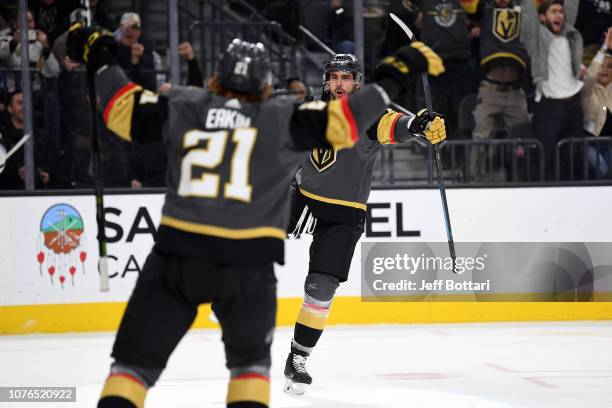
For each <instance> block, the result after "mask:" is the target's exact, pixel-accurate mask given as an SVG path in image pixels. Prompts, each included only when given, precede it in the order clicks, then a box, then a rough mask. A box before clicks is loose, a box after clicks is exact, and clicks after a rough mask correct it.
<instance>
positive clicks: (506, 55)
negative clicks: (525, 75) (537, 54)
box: [480, 52, 527, 69]
mask: <svg viewBox="0 0 612 408" xmlns="http://www.w3.org/2000/svg"><path fill="white" fill-rule="evenodd" d="M496 58H510V59H513V60H515V61H517V62H518V63H519V64H521V66H522V67H523V68H525V69H527V64H526V63H525V61H523V59H522V58H521V57H519V56H518V55H516V54H513V53H511V52H496V53H493V54H491V55H489V56H487V57H485V58H483V59H482V61H480V65H483V66H484V65H485V64H487V63H488V62H491V61H492V60H494V59H496Z"/></svg>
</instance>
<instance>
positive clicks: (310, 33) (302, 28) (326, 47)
mask: <svg viewBox="0 0 612 408" xmlns="http://www.w3.org/2000/svg"><path fill="white" fill-rule="evenodd" d="M298 28H299V29H300V31H302V32H303V33H304V34H306V35H307V36H308V38H310V39H311V40H312V41H314V42H315V43H316V44H317V45H318V46H319V47H321V49H323V50H324V51H325V52H327V53H328V54H329V55H331V56H332V57H333V56H334V55H336V52H335V51H334V50H332V49H331V48H329V47H328V46H327V45H326V44H325V43H324V42H323V41H321V40H319V38H318V37H317V36H316V35H314V34H313V33H312V32H311V31H310V30H308V29H307V28H306V27H304V26H303V25H301V24H299V25H298Z"/></svg>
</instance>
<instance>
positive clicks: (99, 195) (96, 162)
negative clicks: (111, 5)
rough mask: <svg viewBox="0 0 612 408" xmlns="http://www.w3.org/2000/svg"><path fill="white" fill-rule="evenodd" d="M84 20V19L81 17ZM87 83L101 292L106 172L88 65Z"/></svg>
mask: <svg viewBox="0 0 612 408" xmlns="http://www.w3.org/2000/svg"><path fill="white" fill-rule="evenodd" d="M85 4H86V9H87V16H88V17H89V19H88V20H87V25H91V24H92V21H91V7H90V4H89V1H85ZM81 21H82V19H81ZM87 79H88V81H87V83H88V86H89V109H90V111H91V126H92V130H91V135H92V138H91V152H92V156H93V157H92V160H93V174H94V192H95V196H96V223H97V224H98V236H97V239H98V252H99V255H100V258H99V260H98V273H99V274H100V292H108V290H109V284H108V283H109V282H108V281H109V277H108V256H107V253H106V230H105V228H106V223H105V220H104V173H103V172H102V166H103V164H102V147H101V142H100V130H99V128H98V106H97V103H96V101H97V98H96V72H95V71H93V70H92V69H90V68H89V67H87Z"/></svg>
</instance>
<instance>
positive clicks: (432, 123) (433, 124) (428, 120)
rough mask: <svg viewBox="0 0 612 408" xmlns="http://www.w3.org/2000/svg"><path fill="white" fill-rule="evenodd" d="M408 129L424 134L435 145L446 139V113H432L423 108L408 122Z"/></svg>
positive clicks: (417, 133)
mask: <svg viewBox="0 0 612 408" xmlns="http://www.w3.org/2000/svg"><path fill="white" fill-rule="evenodd" d="M408 130H409V131H410V133H412V134H415V135H421V136H424V137H425V138H426V139H427V140H428V141H429V142H430V143H431V144H434V145H435V144H438V143H440V142H443V141H444V140H446V119H445V118H444V115H441V114H439V113H436V112H434V113H433V115H430V114H429V111H428V110H427V109H421V110H420V111H419V112H418V113H417V114H416V115H415V116H414V118H412V119H411V120H410V122H408Z"/></svg>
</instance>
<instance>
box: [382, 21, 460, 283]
mask: <svg viewBox="0 0 612 408" xmlns="http://www.w3.org/2000/svg"><path fill="white" fill-rule="evenodd" d="M389 16H390V17H391V19H392V20H393V21H395V23H396V24H397V25H398V26H399V27H400V28H401V29H402V31H404V33H405V34H406V35H407V36H408V38H409V39H410V42H414V41H415V38H414V34H413V33H412V30H410V28H409V27H408V26H407V25H406V23H404V22H403V21H402V20H401V19H400V18H399V17H398V16H396V15H395V14H393V13H389ZM423 92H424V93H425V103H426V105H427V110H428V111H429V114H430V115H433V106H432V105H433V104H432V101H431V90H430V88H429V80H428V79H427V74H423ZM433 150H434V157H435V160H436V171H437V173H438V189H439V190H440V197H441V199H442V209H443V212H444V223H445V226H446V238H447V240H448V250H449V252H450V256H451V259H452V261H453V272H455V264H456V260H457V255H456V254H455V242H454V241H453V230H452V228H451V222H450V215H449V213H448V201H447V199H446V187H445V186H444V175H443V174H442V166H441V165H440V152H439V151H438V146H437V145H433Z"/></svg>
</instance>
